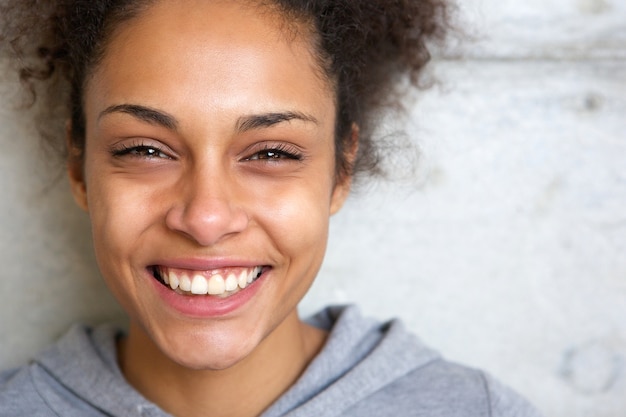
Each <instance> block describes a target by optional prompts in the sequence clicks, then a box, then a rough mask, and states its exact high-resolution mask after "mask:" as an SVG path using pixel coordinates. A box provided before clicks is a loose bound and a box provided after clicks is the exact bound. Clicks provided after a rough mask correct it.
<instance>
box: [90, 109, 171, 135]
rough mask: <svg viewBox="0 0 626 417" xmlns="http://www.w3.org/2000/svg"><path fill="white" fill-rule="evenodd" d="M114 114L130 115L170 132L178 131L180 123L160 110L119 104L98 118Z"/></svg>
mask: <svg viewBox="0 0 626 417" xmlns="http://www.w3.org/2000/svg"><path fill="white" fill-rule="evenodd" d="M112 113H125V114H129V115H131V116H133V117H135V118H136V119H139V120H141V121H144V122H147V123H150V124H153V125H159V126H163V127H165V128H167V129H169V130H176V129H178V121H177V120H176V118H175V117H174V116H172V115H169V114H167V113H165V112H162V111H160V110H156V109H151V108H150V107H146V106H140V105H138V104H117V105H114V106H110V107H107V108H106V109H105V110H104V111H102V112H101V113H100V116H98V118H102V117H103V116H106V115H108V114H112Z"/></svg>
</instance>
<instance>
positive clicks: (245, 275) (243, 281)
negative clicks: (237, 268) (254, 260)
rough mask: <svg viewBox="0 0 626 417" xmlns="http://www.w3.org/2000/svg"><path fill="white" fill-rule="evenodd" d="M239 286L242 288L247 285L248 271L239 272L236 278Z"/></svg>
mask: <svg viewBox="0 0 626 417" xmlns="http://www.w3.org/2000/svg"><path fill="white" fill-rule="evenodd" d="M237 281H238V284H239V288H241V289H242V290H243V289H244V288H246V287H247V286H248V273H247V272H246V271H241V274H239V278H237Z"/></svg>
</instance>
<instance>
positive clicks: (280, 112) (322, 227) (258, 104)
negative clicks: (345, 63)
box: [70, 1, 348, 369]
mask: <svg viewBox="0 0 626 417" xmlns="http://www.w3.org/2000/svg"><path fill="white" fill-rule="evenodd" d="M287 28H288V27H287V26H285V22H284V21H282V20H281V18H280V17H279V16H277V15H275V14H274V13H272V12H270V11H268V10H267V9H264V10H263V12H260V11H259V10H257V9H256V8H254V7H247V8H246V7H243V6H241V5H237V4H233V2H205V1H193V2H189V1H161V2H158V3H156V5H154V6H152V7H151V8H150V9H148V10H147V11H145V12H143V13H142V14H141V15H140V16H138V17H137V18H135V19H133V20H131V21H129V22H127V23H125V24H123V26H121V27H120V28H119V29H118V30H117V31H116V32H115V33H114V34H113V37H112V39H111V41H110V43H109V44H108V46H107V49H106V52H105V56H104V59H103V61H102V62H101V63H100V64H99V65H98V67H97V68H96V71H95V73H94V75H93V76H92V77H91V78H89V80H88V84H87V88H86V93H85V97H84V102H85V112H86V119H87V137H86V149H85V154H84V167H83V168H84V169H83V170H81V169H80V167H72V168H71V169H70V177H71V181H72V187H73V192H74V194H75V197H76V199H77V201H78V203H79V204H80V205H81V206H83V207H84V208H85V209H86V210H88V212H89V215H90V218H91V222H92V226H93V237H94V242H95V243H94V245H95V250H96V255H97V259H98V263H99V266H100V268H101V271H102V274H103V276H104V278H105V280H106V282H107V284H108V286H109V287H110V288H111V290H112V291H113V293H114V294H115V295H116V297H117V298H118V300H119V301H120V302H121V304H122V305H123V306H124V308H125V309H126V311H127V312H128V313H129V315H130V317H131V320H133V321H134V322H135V323H136V324H138V327H139V328H141V329H142V331H143V332H145V333H146V334H147V335H148V336H149V337H150V339H152V340H153V341H154V342H156V344H157V345H158V346H159V347H160V349H161V350H162V351H163V352H164V353H165V354H166V355H168V356H169V357H170V358H172V359H174V360H175V361H177V362H179V363H181V364H183V365H186V366H190V367H194V368H207V369H221V368H225V367H228V366H230V365H232V364H234V363H236V362H237V361H239V360H241V359H242V358H244V357H246V355H248V354H249V353H250V352H251V351H252V350H253V349H254V348H255V347H256V346H257V345H258V344H259V343H260V342H261V341H262V340H263V339H264V338H266V337H268V335H271V334H272V331H273V330H274V329H276V328H277V327H279V326H281V323H285V322H286V320H285V319H286V318H287V317H293V315H295V314H296V313H295V308H296V305H297V303H298V302H299V301H300V299H301V298H302V296H303V295H304V294H305V292H306V291H307V289H308V288H309V286H310V285H311V283H312V281H313V279H314V277H315V275H316V273H317V271H318V269H319V267H320V264H321V261H322V258H323V255H324V251H325V246H326V240H327V231H328V220H329V216H330V215H331V214H332V213H334V212H335V211H336V210H338V209H339V207H340V206H341V204H342V203H343V201H344V199H345V196H346V194H347V188H348V185H347V184H339V185H335V181H334V179H335V166H334V145H333V132H334V123H335V104H334V95H333V92H332V89H331V88H330V86H329V85H328V83H327V81H325V80H324V78H323V77H322V76H321V75H320V74H321V72H320V70H319V68H318V64H317V62H316V60H315V58H314V57H313V56H312V55H311V51H310V49H309V47H310V44H309V42H308V38H307V36H308V35H307V32H306V29H305V28H303V27H299V29H300V30H299V31H297V32H292V31H289V30H290V29H293V28H288V29H287ZM294 33H295V36H294ZM250 280H253V281H252V282H250ZM168 283H169V284H168ZM172 288H174V289H172ZM207 292H209V293H211V295H208V294H207Z"/></svg>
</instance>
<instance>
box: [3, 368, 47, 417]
mask: <svg viewBox="0 0 626 417" xmlns="http://www.w3.org/2000/svg"><path fill="white" fill-rule="evenodd" d="M37 372H38V369H37V365H36V364H31V365H28V366H24V367H22V368H19V369H12V370H9V371H3V372H2V373H0V415H1V416H4V417H18V416H24V417H25V416H29V417H30V416H32V417H44V416H46V417H47V416H56V414H55V413H54V412H53V411H52V409H50V407H48V405H47V404H46V401H45V400H44V398H43V397H42V396H41V395H40V393H39V392H38V390H37V386H36V384H35V378H34V377H33V375H34V374H35V373H37Z"/></svg>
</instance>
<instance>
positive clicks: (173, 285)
mask: <svg viewBox="0 0 626 417" xmlns="http://www.w3.org/2000/svg"><path fill="white" fill-rule="evenodd" d="M167 276H168V277H169V281H170V288H172V289H173V290H175V289H177V288H178V285H179V284H180V280H179V279H178V276H177V275H176V274H175V273H173V272H170V273H169V274H167Z"/></svg>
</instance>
